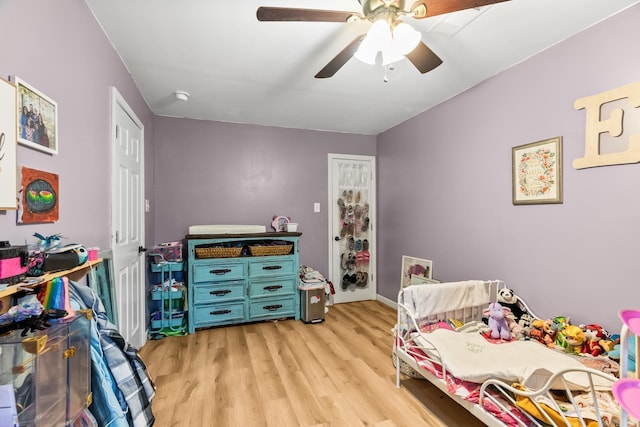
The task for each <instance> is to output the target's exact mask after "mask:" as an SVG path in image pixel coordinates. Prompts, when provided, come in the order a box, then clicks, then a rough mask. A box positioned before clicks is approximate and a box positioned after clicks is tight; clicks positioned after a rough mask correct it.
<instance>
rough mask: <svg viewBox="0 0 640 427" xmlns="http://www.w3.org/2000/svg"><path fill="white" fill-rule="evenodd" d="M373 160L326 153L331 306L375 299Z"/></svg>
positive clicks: (366, 157) (372, 158)
mask: <svg viewBox="0 0 640 427" xmlns="http://www.w3.org/2000/svg"><path fill="white" fill-rule="evenodd" d="M375 188H376V186H375V157H372V156H355V155H341V154H329V206H330V209H328V211H329V224H330V236H329V238H330V243H329V260H330V263H331V266H330V274H329V279H330V280H331V282H332V283H333V285H334V288H335V292H336V293H335V295H334V302H335V303H343V302H352V301H362V300H372V299H376V294H377V292H376V280H375V279H376V274H375V272H376V263H375V260H376V258H375V248H376V244H375V228H374V224H375V200H376V197H375V196H376V194H375Z"/></svg>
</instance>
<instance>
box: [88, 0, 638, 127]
mask: <svg viewBox="0 0 640 427" xmlns="http://www.w3.org/2000/svg"><path fill="white" fill-rule="evenodd" d="M86 1H87V4H88V5H89V7H90V8H91V10H92V11H93V13H94V14H95V16H96V18H97V20H98V21H99V22H100V24H101V25H102V27H103V29H104V31H105V33H106V34H107V36H108V38H109V39H110V40H111V43H112V44H113V46H114V47H115V49H116V50H117V51H118V53H119V55H120V56H121V57H122V60H123V61H124V63H125V65H126V67H127V68H128V70H129V72H130V73H131V75H132V76H133V79H134V81H135V83H136V84H137V86H138V88H139V89H140V91H141V92H142V95H143V96H144V98H145V99H146V101H147V103H148V104H149V107H150V108H151V110H152V111H153V112H154V113H155V114H156V115H159V116H172V117H187V118H193V119H205V120H215V121H223V122H235V123H249V124H257V125H269V126H279V127H288V128H301V129H317V130H327V131H337V132H348V133H357V134H368V135H376V134H378V133H380V132H383V131H385V130H387V129H389V128H391V127H393V126H395V125H397V124H399V123H402V122H403V121H405V120H407V119H409V118H411V117H413V116H416V115H417V114H419V113H421V112H423V111H425V110H427V109H429V108H431V107H433V106H435V105H437V104H439V103H441V102H443V101H445V100H447V99H449V98H451V97H453V96H455V95H456V94H458V93H460V92H462V91H464V90H466V89H468V88H470V87H472V86H474V85H476V84H477V83H479V82H481V81H483V80H485V79H487V78H489V77H491V76H493V75H495V74H498V73H499V72H501V71H503V70H505V69H507V68H509V67H511V66H513V65H515V64H517V63H519V62H522V61H523V60H526V59H527V58H529V57H531V56H533V55H535V54H536V53H538V52H540V51H542V50H544V49H546V48H548V47H549V46H552V45H554V44H556V43H558V42H560V41H562V40H564V39H566V38H568V37H570V36H571V35H573V34H575V33H577V32H579V31H582V30H583V29H585V28H587V27H589V26H591V25H593V24H595V23H597V22H599V21H601V20H603V19H606V18H607V17H609V16H611V15H613V14H615V13H617V12H618V11H620V10H622V9H624V8H626V7H628V6H630V5H633V4H635V3H638V2H640V0H511V1H507V2H504V3H498V4H495V5H492V6H487V7H484V8H481V9H469V10H467V11H461V12H456V13H452V14H449V15H441V16H435V17H431V18H427V19H423V20H414V19H412V18H408V19H406V22H408V23H410V24H411V25H412V26H413V27H414V28H416V29H417V30H419V31H421V32H422V40H423V41H424V42H425V43H426V44H427V45H428V46H429V47H430V48H431V49H432V50H433V51H434V52H435V53H436V54H437V55H438V56H440V58H441V59H442V60H443V61H444V63H443V64H442V65H440V66H439V67H438V68H436V69H435V70H433V71H431V72H428V73H426V74H420V73H419V72H418V71H417V70H416V69H415V67H413V65H412V64H411V63H410V62H409V61H407V60H403V61H401V62H400V63H398V65H397V66H396V68H395V70H393V71H390V72H389V73H388V77H389V82H387V83H385V82H384V81H383V77H384V68H383V67H382V66H381V65H375V66H373V65H367V64H364V63H361V62H359V61H358V60H357V59H355V58H352V59H351V60H349V61H348V62H347V63H346V64H345V65H344V66H343V67H342V69H340V70H339V71H338V72H337V73H336V74H335V75H334V76H333V77H331V78H328V79H315V78H314V75H315V74H316V73H317V72H318V71H319V70H320V69H321V68H322V67H324V66H325V65H326V63H327V62H328V61H330V60H331V59H332V58H333V57H334V56H335V55H336V54H337V53H338V52H340V51H341V50H342V49H343V48H344V47H345V46H346V45H347V44H348V43H350V42H351V41H352V40H353V39H354V38H355V37H356V36H358V35H359V34H363V33H366V31H367V30H368V29H369V26H370V25H371V24H370V23H369V22H368V21H364V22H356V23H349V24H347V23H325V22H259V21H258V20H257V18H256V10H257V8H258V7H259V6H277V7H295V8H309V9H331V10H345V11H354V12H361V8H360V4H359V3H358V1H357V0H321V1H320V0H316V1H312V0H238V1H220V0H86ZM410 3H411V2H407V4H410ZM176 90H182V91H186V92H188V93H190V94H191V97H190V99H189V101H187V102H183V101H178V100H177V99H176V98H175V96H174V92H175V91H176Z"/></svg>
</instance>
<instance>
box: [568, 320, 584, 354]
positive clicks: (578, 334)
mask: <svg viewBox="0 0 640 427" xmlns="http://www.w3.org/2000/svg"><path fill="white" fill-rule="evenodd" d="M562 335H564V339H565V342H566V344H567V345H566V347H564V351H565V352H567V353H576V354H580V353H582V347H583V346H584V342H585V340H586V338H585V336H584V332H583V331H582V329H580V327H579V326H575V325H567V326H565V328H564V329H563V330H562Z"/></svg>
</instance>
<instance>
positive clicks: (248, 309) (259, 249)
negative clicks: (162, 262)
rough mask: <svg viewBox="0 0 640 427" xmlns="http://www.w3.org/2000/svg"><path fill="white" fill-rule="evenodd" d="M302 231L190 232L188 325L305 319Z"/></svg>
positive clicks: (206, 325)
mask: <svg viewBox="0 0 640 427" xmlns="http://www.w3.org/2000/svg"><path fill="white" fill-rule="evenodd" d="M301 235H302V233H288V232H280V233H255V234H208V235H200V234H188V235H187V236H185V246H186V250H187V270H186V273H187V277H186V280H187V287H188V301H189V304H188V306H189V312H188V328H189V333H190V334H192V333H194V332H195V330H196V329H197V328H206V327H211V326H220V325H231V324H236V323H244V322H255V321H261V320H273V319H281V318H287V317H293V318H295V319H296V320H298V319H300V298H299V294H298V282H299V272H298V268H299V265H300V261H299V256H298V242H299V238H300V236H301Z"/></svg>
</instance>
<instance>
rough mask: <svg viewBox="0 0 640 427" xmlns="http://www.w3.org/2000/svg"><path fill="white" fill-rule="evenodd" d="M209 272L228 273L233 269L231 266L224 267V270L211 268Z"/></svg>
mask: <svg viewBox="0 0 640 427" xmlns="http://www.w3.org/2000/svg"><path fill="white" fill-rule="evenodd" d="M209 273H211V274H218V275H219V274H227V273H231V269H230V268H223V269H222V270H210V271H209Z"/></svg>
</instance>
